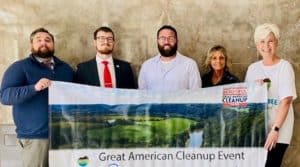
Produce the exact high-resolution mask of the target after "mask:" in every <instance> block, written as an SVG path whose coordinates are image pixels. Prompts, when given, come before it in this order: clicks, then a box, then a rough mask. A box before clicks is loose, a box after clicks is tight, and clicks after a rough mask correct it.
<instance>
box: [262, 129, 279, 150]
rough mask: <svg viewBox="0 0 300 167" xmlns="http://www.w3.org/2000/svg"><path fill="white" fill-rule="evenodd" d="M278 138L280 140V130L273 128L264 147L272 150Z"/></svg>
mask: <svg viewBox="0 0 300 167" xmlns="http://www.w3.org/2000/svg"><path fill="white" fill-rule="evenodd" d="M277 140H278V132H277V131H274V130H271V131H270V132H269V134H268V137H267V140H266V142H265V145H264V148H265V149H266V150H268V151H270V150H272V149H273V148H275V146H276V143H277Z"/></svg>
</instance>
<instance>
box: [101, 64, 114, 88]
mask: <svg viewBox="0 0 300 167" xmlns="http://www.w3.org/2000/svg"><path fill="white" fill-rule="evenodd" d="M102 64H103V65H104V70H103V78H104V87H106V88H112V81H111V75H110V72H109V68H108V61H102Z"/></svg>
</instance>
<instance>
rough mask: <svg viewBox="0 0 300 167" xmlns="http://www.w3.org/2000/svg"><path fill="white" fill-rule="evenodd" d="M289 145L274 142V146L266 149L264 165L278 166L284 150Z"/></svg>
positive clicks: (268, 166)
mask: <svg viewBox="0 0 300 167" xmlns="http://www.w3.org/2000/svg"><path fill="white" fill-rule="evenodd" d="M288 146H289V145H288V144H283V143H276V147H275V148H273V149H272V150H271V151H268V155H267V161H266V165H265V167H280V165H281V162H282V159H283V155H284V153H285V150H286V149H287V147H288Z"/></svg>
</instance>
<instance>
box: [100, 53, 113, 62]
mask: <svg viewBox="0 0 300 167" xmlns="http://www.w3.org/2000/svg"><path fill="white" fill-rule="evenodd" d="M104 60H105V61H108V63H113V58H112V54H110V55H109V56H108V58H107V59H103V56H101V54H99V53H97V55H96V61H97V62H98V63H101V62H102V61H104Z"/></svg>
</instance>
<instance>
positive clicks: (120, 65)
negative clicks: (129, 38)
mask: <svg viewBox="0 0 300 167" xmlns="http://www.w3.org/2000/svg"><path fill="white" fill-rule="evenodd" d="M113 62H114V67H115V75H116V87H117V88H127V89H134V88H136V84H135V81H134V77H133V72H132V69H131V66H130V64H129V63H128V62H126V61H122V60H118V59H115V58H113ZM75 82H77V83H80V84H86V85H92V86H100V80H99V75H98V70H97V64H96V58H93V59H91V60H89V61H86V62H83V63H80V64H78V65H77V71H76V75H75Z"/></svg>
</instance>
